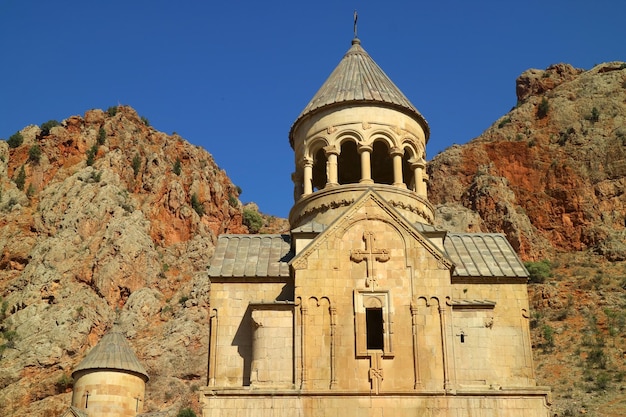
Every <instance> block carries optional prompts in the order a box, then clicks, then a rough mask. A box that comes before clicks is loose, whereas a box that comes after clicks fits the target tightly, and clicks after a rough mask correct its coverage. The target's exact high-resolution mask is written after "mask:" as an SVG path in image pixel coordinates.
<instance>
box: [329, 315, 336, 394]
mask: <svg viewBox="0 0 626 417" xmlns="http://www.w3.org/2000/svg"><path fill="white" fill-rule="evenodd" d="M329 310H330V389H333V388H335V387H336V386H337V355H336V353H335V350H336V348H335V338H336V337H337V336H336V330H335V329H336V327H337V308H336V307H329Z"/></svg>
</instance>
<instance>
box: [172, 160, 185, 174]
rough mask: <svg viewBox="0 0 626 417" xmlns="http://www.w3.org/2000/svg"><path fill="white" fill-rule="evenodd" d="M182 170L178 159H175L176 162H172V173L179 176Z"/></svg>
mask: <svg viewBox="0 0 626 417" xmlns="http://www.w3.org/2000/svg"><path fill="white" fill-rule="evenodd" d="M182 169H183V167H182V165H181V163H180V158H176V162H174V167H173V168H172V171H173V172H174V174H176V175H178V176H180V173H181V172H182Z"/></svg>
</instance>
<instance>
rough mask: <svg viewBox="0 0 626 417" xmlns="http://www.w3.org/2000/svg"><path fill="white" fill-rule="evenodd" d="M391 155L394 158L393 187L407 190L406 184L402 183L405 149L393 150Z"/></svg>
mask: <svg viewBox="0 0 626 417" xmlns="http://www.w3.org/2000/svg"><path fill="white" fill-rule="evenodd" d="M390 155H391V156H392V157H393V185H394V186H395V187H400V188H406V184H405V183H404V182H403V181H402V155H404V149H401V148H391V151H390Z"/></svg>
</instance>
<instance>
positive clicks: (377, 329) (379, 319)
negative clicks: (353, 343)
mask: <svg viewBox="0 0 626 417" xmlns="http://www.w3.org/2000/svg"><path fill="white" fill-rule="evenodd" d="M365 329H366V330H365V331H366V333H367V349H368V350H370V349H380V350H383V348H384V347H385V345H384V341H383V340H384V339H383V334H384V331H383V309H382V308H366V309H365Z"/></svg>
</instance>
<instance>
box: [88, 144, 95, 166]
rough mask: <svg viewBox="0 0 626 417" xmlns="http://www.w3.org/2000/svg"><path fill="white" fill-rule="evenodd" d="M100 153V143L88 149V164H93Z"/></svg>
mask: <svg viewBox="0 0 626 417" xmlns="http://www.w3.org/2000/svg"><path fill="white" fill-rule="evenodd" d="M97 154H98V145H97V144H96V145H93V146H92V147H91V148H89V149H88V150H87V166H89V167H90V166H92V165H93V163H94V162H95V161H96V155H97Z"/></svg>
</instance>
